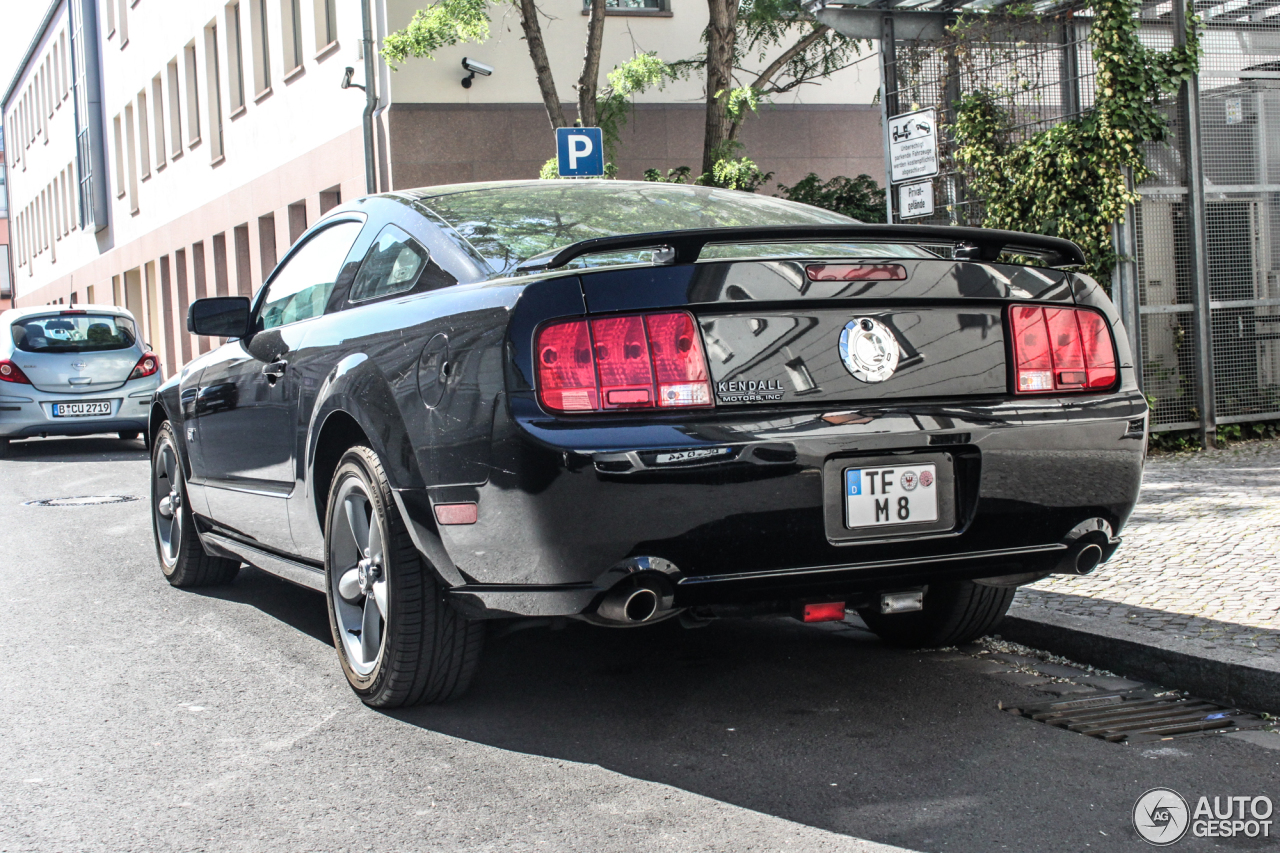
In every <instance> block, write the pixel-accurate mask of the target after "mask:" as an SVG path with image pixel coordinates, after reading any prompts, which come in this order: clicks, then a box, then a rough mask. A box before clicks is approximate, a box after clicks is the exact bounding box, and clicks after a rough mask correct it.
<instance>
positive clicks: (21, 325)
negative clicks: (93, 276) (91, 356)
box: [9, 314, 138, 352]
mask: <svg viewBox="0 0 1280 853" xmlns="http://www.w3.org/2000/svg"><path fill="white" fill-rule="evenodd" d="M9 332H10V334H12V335H13V345H14V346H15V347H17V348H18V349H20V350H22V351H23V352H102V351H106V350H118V349H129V348H130V347H132V346H133V345H134V344H135V343H136V342H137V340H138V333H137V330H136V328H135V327H134V325H133V321H132V320H130V319H129V318H128V317H120V316H117V315H115V314H73V315H67V314H61V315H58V316H54V317H27V318H25V319H22V320H19V321H18V322H16V323H14V324H13V325H12V326H10V327H9Z"/></svg>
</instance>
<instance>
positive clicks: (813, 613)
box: [800, 601, 844, 622]
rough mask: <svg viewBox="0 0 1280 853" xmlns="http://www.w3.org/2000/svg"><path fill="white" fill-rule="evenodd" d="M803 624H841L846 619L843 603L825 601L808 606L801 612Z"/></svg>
mask: <svg viewBox="0 0 1280 853" xmlns="http://www.w3.org/2000/svg"><path fill="white" fill-rule="evenodd" d="M800 618H801V621H803V622H839V621H840V620H842V619H844V602H843V601H824V602H821V603H820V604H806V605H804V607H803V608H801V611H800Z"/></svg>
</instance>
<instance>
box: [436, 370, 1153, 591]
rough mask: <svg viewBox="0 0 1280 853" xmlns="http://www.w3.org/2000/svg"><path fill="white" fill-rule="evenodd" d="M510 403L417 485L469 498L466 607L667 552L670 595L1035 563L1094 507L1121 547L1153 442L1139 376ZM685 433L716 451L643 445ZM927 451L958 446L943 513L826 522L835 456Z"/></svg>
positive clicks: (1052, 556)
mask: <svg viewBox="0 0 1280 853" xmlns="http://www.w3.org/2000/svg"><path fill="white" fill-rule="evenodd" d="M510 413H511V417H510V419H509V420H505V421H500V422H499V423H498V424H495V434H494V445H493V454H494V456H493V459H492V462H491V470H492V471H493V474H492V475H491V477H490V479H489V481H488V482H486V483H484V484H483V485H478V486H454V487H445V488H436V489H429V490H427V497H428V498H429V499H430V501H431V502H433V503H442V502H455V501H465V500H474V501H476V502H477V503H478V504H479V521H478V522H477V523H476V524H473V525H466V526H441V527H439V528H438V532H439V537H440V541H441V543H442V545H443V548H444V550H445V552H447V555H448V560H449V561H451V563H452V565H451V566H450V567H449V569H450V571H449V572H448V574H449V575H451V576H452V577H455V578H457V579H458V581H459V582H458V583H456V584H455V585H454V592H453V594H454V596H455V599H456V600H457V601H458V602H459V604H460V605H462V606H464V607H465V608H466V609H468V610H469V611H472V612H474V613H476V614H478V615H493V616H498V615H513V614H520V615H571V614H576V613H581V612H583V611H584V610H588V609H589V608H590V607H591V606H592V604H593V602H594V601H595V600H596V598H597V597H598V596H599V595H600V594H601V593H602V592H603V591H604V590H605V589H607V588H608V587H609V586H610V585H611V584H612V583H613V582H614V581H615V580H616V579H617V577H619V573H618V571H617V568H616V567H618V566H622V565H626V564H628V563H629V562H634V561H635V560H636V559H638V558H660V560H661V561H663V564H664V565H670V566H671V567H672V569H671V570H670V571H669V572H668V573H669V574H670V579H671V580H672V582H673V583H674V586H675V594H676V606H678V607H686V606H699V605H734V604H743V605H747V604H751V603H752V602H766V601H780V600H787V599H794V598H798V597H805V596H810V595H828V594H832V593H836V592H839V593H842V594H847V595H848V596H849V597H850V600H853V599H854V598H856V596H857V595H859V594H868V595H869V594H871V593H874V592H876V591H879V590H887V589H893V588H903V587H914V586H919V585H925V584H928V583H930V582H936V581H938V580H942V579H958V578H983V577H994V576H1003V575H1015V574H1030V573H1037V572H1039V573H1047V572H1050V571H1054V570H1055V569H1056V568H1058V567H1059V564H1060V561H1061V560H1062V558H1063V556H1064V552H1065V551H1066V550H1067V546H1068V543H1069V542H1071V541H1072V536H1073V535H1075V534H1073V530H1074V529H1076V528H1078V527H1079V526H1080V525H1081V524H1082V523H1087V522H1091V521H1092V520H1095V519H1096V520H1101V521H1102V522H1104V523H1105V526H1106V527H1109V528H1110V531H1111V536H1110V537H1107V538H1106V539H1104V541H1105V542H1106V544H1105V546H1104V550H1105V551H1106V552H1107V556H1109V555H1110V552H1111V551H1113V550H1114V548H1115V545H1116V544H1118V538H1116V536H1117V535H1118V534H1119V532H1120V530H1121V529H1122V528H1123V526H1124V523H1125V521H1126V520H1127V519H1128V517H1129V514H1130V512H1131V511H1132V509H1133V506H1134V504H1135V503H1136V501H1137V496H1138V489H1139V486H1140V483H1141V476H1142V465H1143V461H1144V458H1145V445H1146V441H1145V418H1146V403H1145V401H1144V400H1143V398H1142V396H1141V394H1139V393H1138V392H1136V391H1135V392H1121V393H1118V394H1114V395H1107V396H1103V397H1094V398H1076V399H1055V400H1033V401H1024V400H1018V401H1012V402H993V403H991V404H989V405H972V404H969V405H917V406H900V407H874V408H870V407H869V408H867V409H864V410H860V411H849V410H842V411H839V412H833V411H831V410H829V409H827V410H823V409H815V410H813V411H810V412H800V413H797V412H794V411H792V412H789V413H787V414H786V415H785V416H783V415H775V416H772V417H771V413H769V412H767V411H756V412H753V413H751V412H743V411H735V412H731V413H714V414H708V415H705V416H700V417H699V418H689V417H688V416H687V415H685V416H682V418H681V419H679V420H676V419H672V420H670V421H667V422H665V423H663V422H655V421H654V420H653V419H652V418H647V419H643V420H641V419H636V420H633V421H628V420H622V419H606V418H595V419H592V420H590V421H588V420H582V421H578V422H574V423H572V424H571V425H568V426H566V420H567V419H554V418H548V417H546V416H545V415H543V414H541V412H540V411H539V410H538V409H537V407H536V405H534V404H533V403H532V401H530V400H528V399H524V398H519V397H517V398H515V399H513V400H512V401H511V406H510ZM499 417H500V418H501V417H502V416H501V415H499ZM689 449H700V450H710V451H714V453H713V454H708V455H705V456H703V458H702V459H700V460H696V461H695V462H692V463H689V464H663V465H659V464H657V459H656V454H655V451H659V450H663V451H665V450H689ZM919 452H929V453H931V454H933V453H939V452H945V453H946V454H948V455H949V456H950V457H951V458H952V459H953V460H954V463H955V471H956V492H957V495H956V506H957V514H956V524H955V526H954V528H952V529H950V530H948V531H945V532H942V533H939V534H933V535H919V536H915V537H910V536H908V537H899V538H885V539H880V540H875V541H847V540H843V541H842V540H839V539H837V538H833V537H832V535H831V533H832V530H831V529H830V527H829V526H828V525H829V524H830V521H829V519H828V518H827V514H826V505H827V504H828V503H829V502H830V500H831V497H830V490H829V488H827V487H826V486H825V485H824V467H826V468H827V470H828V471H829V470H831V468H830V467H829V466H827V463H828V461H829V460H831V459H833V458H841V459H843V458H848V459H849V460H850V461H851V462H853V461H855V460H856V459H858V458H859V457H860V456H884V455H886V454H904V455H905V454H911V453H919ZM825 476H828V477H829V474H828V475H825ZM425 505H426V502H425V501H424V502H423V506H425ZM421 521H422V523H424V524H427V525H431V526H434V525H433V524H432V523H431V521H430V519H423V520H421ZM433 562H440V560H439V557H438V556H437V559H436V560H433ZM611 570H612V571H611Z"/></svg>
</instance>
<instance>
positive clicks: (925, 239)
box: [516, 224, 1085, 272]
mask: <svg viewBox="0 0 1280 853" xmlns="http://www.w3.org/2000/svg"><path fill="white" fill-rule="evenodd" d="M846 240H848V241H857V242H867V243H898V244H910V245H915V246H922V245H931V246H946V247H949V248H951V250H952V252H953V256H954V257H955V258H956V259H957V260H972V261H987V262H991V261H995V260H996V259H997V258H999V257H1000V255H1001V254H1006V253H1007V254H1014V255H1034V256H1036V257H1039V258H1041V259H1043V261H1044V263H1045V265H1046V266H1050V267H1071V266H1083V265H1084V262H1085V258H1084V251H1083V250H1082V249H1081V248H1080V247H1079V246H1077V245H1076V244H1075V243H1073V242H1071V241H1070V240H1064V239H1062V238H1061V237H1045V236H1042V235H1040V234H1023V233H1022V232H1019V231H995V230H990V229H987V228H965V227H961V226H956V225H862V224H858V225H768V226H756V225H751V226H746V227H738V228H694V229H689V230H687V231H655V232H651V233H648V234H619V235H618V236H615V237H593V238H592V239H590V240H582V241H579V242H577V243H574V244H572V245H570V246H565V247H564V248H562V249H556V250H555V251H554V252H547V253H545V254H542V255H537V256H535V257H532V258H529V259H528V260H527V261H525V262H523V263H521V264H520V265H519V266H518V267H517V268H516V269H518V270H520V271H522V272H523V271H532V270H550V269H557V268H559V267H563V266H564V265H565V264H567V263H569V262H570V261H572V260H574V259H576V258H581V257H582V256H584V255H598V254H602V253H604V252H624V251H627V250H629V249H667V250H668V251H667V252H664V253H662V254H660V255H659V256H657V257H656V258H655V262H656V263H659V264H664V265H667V264H691V263H693V262H694V261H696V260H698V256H699V255H700V254H701V253H702V249H703V247H704V246H707V245H708V244H716V243H730V244H731V243H804V242H823V243H830V242H836V241H846Z"/></svg>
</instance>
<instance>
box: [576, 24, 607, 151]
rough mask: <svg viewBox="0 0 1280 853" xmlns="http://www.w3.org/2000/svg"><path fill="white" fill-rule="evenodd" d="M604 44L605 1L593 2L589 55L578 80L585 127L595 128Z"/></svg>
mask: <svg viewBox="0 0 1280 853" xmlns="http://www.w3.org/2000/svg"><path fill="white" fill-rule="evenodd" d="M603 43H604V0H591V12H590V15H589V16H588V17H587V53H586V55H585V56H583V57H582V76H581V77H579V78H578V119H579V120H580V121H581V122H582V126H583V127H595V126H596V123H597V116H596V92H597V91H598V90H599V89H600V45H601V44H603Z"/></svg>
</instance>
